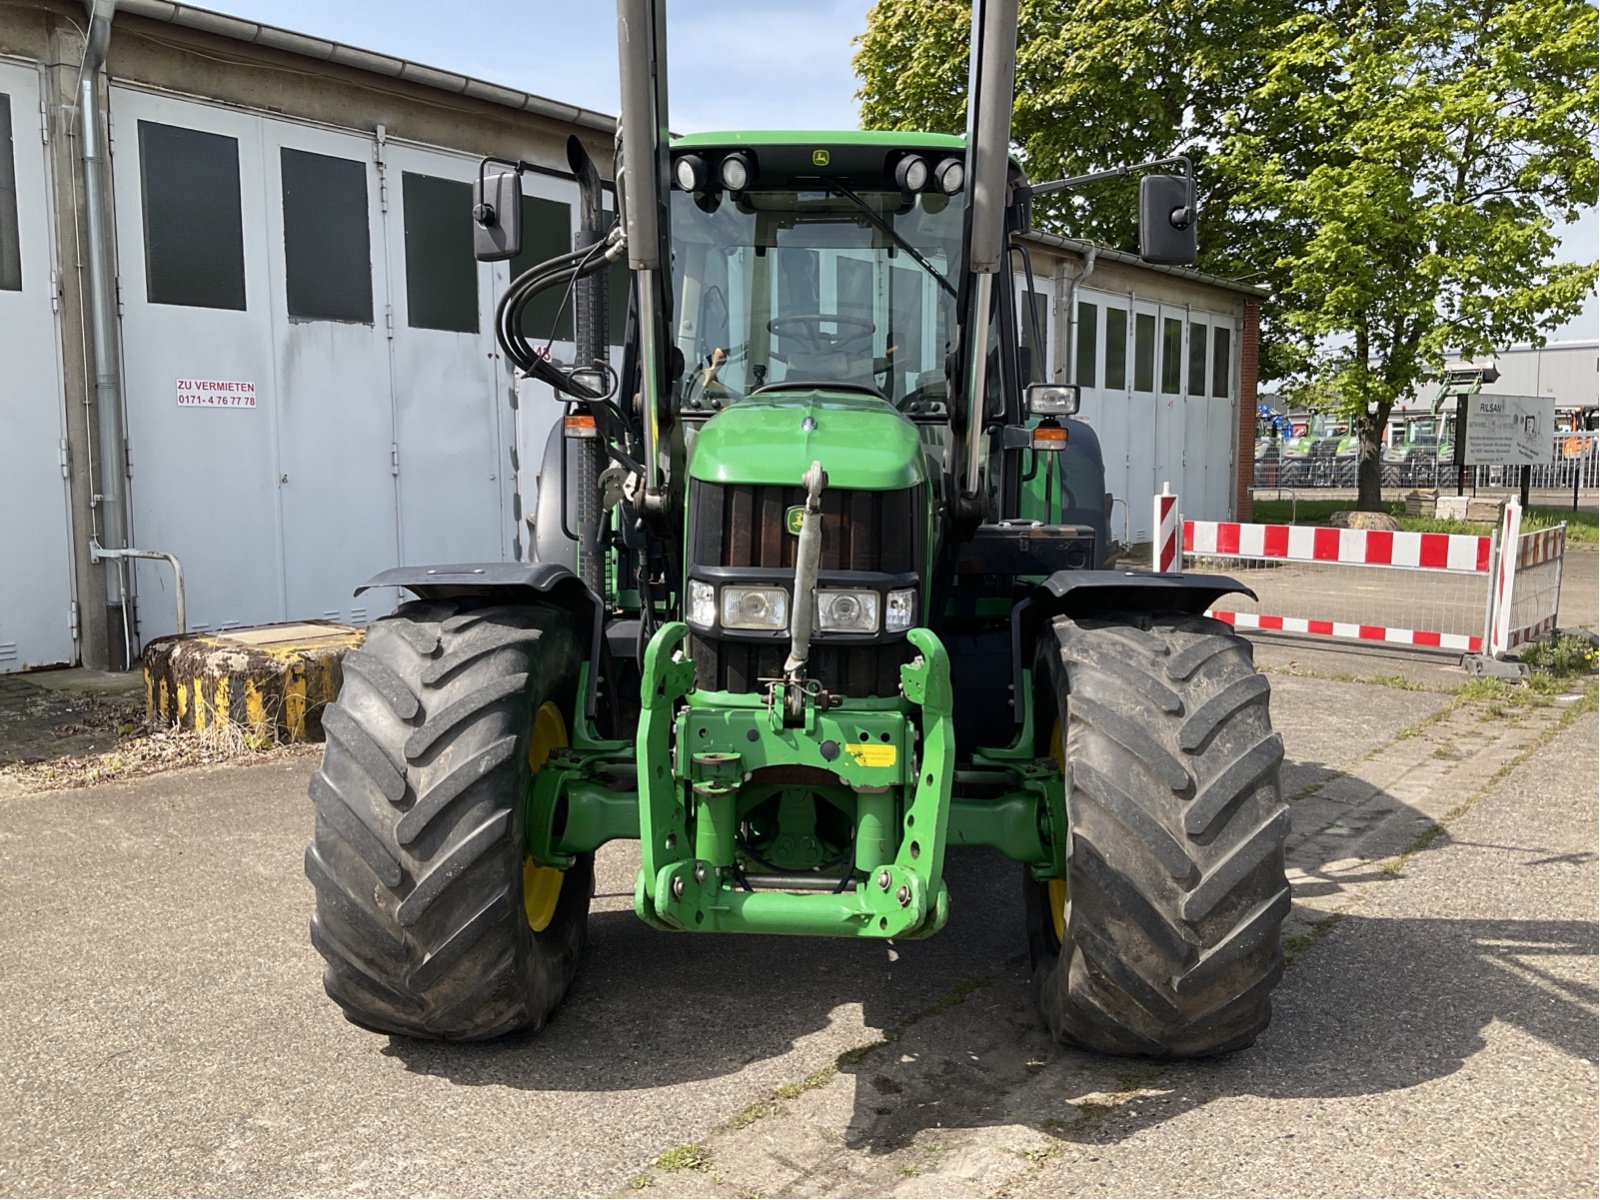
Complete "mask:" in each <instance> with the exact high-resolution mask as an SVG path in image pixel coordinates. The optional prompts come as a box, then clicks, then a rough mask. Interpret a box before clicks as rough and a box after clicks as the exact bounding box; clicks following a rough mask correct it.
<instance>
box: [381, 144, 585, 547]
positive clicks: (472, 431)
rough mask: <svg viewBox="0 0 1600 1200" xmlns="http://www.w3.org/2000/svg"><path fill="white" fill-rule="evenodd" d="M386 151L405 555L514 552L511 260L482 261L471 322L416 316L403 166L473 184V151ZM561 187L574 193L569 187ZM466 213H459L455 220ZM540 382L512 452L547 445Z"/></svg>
mask: <svg viewBox="0 0 1600 1200" xmlns="http://www.w3.org/2000/svg"><path fill="white" fill-rule="evenodd" d="M385 159H386V173H387V176H388V180H389V212H388V228H389V234H388V243H389V245H388V264H389V271H390V273H391V278H392V281H393V282H392V287H391V295H392V304H393V309H394V339H393V350H392V361H393V372H394V385H393V391H394V403H395V442H396V445H397V453H398V464H399V512H400V557H401V561H402V562H403V563H406V564H426V563H447V562H475V561H482V562H497V561H502V560H509V559H511V558H512V557H513V551H514V548H515V546H516V544H517V542H518V539H519V538H520V541H521V543H522V544H526V542H527V531H526V530H525V529H522V530H519V529H517V528H516V525H515V518H514V515H513V511H512V504H511V496H512V492H513V490H514V487H515V484H514V481H513V478H514V477H513V471H512V466H511V460H512V454H511V446H512V444H513V410H512V408H511V397H512V392H513V386H512V381H511V378H510V375H509V373H508V372H506V370H505V367H504V363H503V360H502V358H501V357H500V354H499V351H498V349H497V348H496V346H495V343H494V325H493V322H494V309H495V304H496V302H497V301H498V300H499V298H500V295H501V293H502V292H503V291H504V289H505V286H506V282H507V273H506V270H505V269H504V268H503V267H498V268H496V269H491V268H490V267H488V266H486V265H481V264H480V265H479V266H478V268H477V296H478V326H477V329H476V330H475V331H452V330H442V329H426V328H417V327H414V326H413V325H412V324H411V313H410V311H409V304H408V298H407V285H406V239H405V217H406V212H405V196H404V191H405V189H404V185H403V178H404V175H405V173H406V172H411V173H413V174H416V175H425V176H431V177H433V178H436V179H448V180H457V181H461V182H467V183H470V182H472V181H474V180H476V178H477V175H478V162H477V160H476V159H469V158H466V157H464V156H459V155H451V154H444V153H440V152H436V151H431V150H423V149H419V148H415V147H410V146H400V145H395V144H393V143H391V144H390V145H389V146H388V147H387V149H386V152H385ZM523 186H524V189H525V190H527V191H528V192H529V193H530V194H533V195H541V194H545V192H544V190H543V189H544V188H545V187H546V186H547V181H546V180H544V179H542V178H541V177H538V176H532V175H529V176H524V179H523ZM569 186H570V185H569ZM574 194H575V193H574ZM556 198H559V199H562V200H563V201H564V202H566V203H568V204H571V203H572V200H573V194H562V195H560V196H559V197H556ZM469 211H470V210H469ZM468 219H469V217H468V214H467V213H463V215H462V220H463V221H466V220H468ZM567 245H569V246H570V245H571V231H570V230H569V231H568V238H567ZM552 353H553V354H558V355H565V356H566V357H567V358H568V360H569V361H570V356H571V345H570V343H568V344H565V345H562V344H559V343H558V344H557V345H556V346H554V347H552ZM546 390H547V389H542V388H539V387H537V386H535V385H530V386H527V387H524V388H523V389H522V391H523V393H524V394H523V397H522V401H521V403H522V404H523V406H524V407H525V408H531V409H532V410H533V412H531V413H528V414H527V417H528V419H525V420H523V421H520V422H517V425H518V428H517V431H516V432H517V434H518V436H519V437H520V440H521V443H522V444H521V445H520V446H519V447H518V455H519V458H520V461H521V462H523V463H525V464H526V463H537V462H539V461H540V456H541V455H542V454H543V451H544V436H545V434H546V433H547V431H548V430H549V428H550V420H548V419H545V418H546V416H547V414H549V416H550V418H551V419H553V406H551V407H550V408H547V407H546V404H547V402H545V401H544V400H543V398H542V396H541V395H540V393H541V392H544V391H546ZM541 410H543V411H541ZM535 441H537V445H536V446H535V445H534V444H533V443H534V442H535ZM524 470H525V468H524ZM524 478H526V475H524Z"/></svg>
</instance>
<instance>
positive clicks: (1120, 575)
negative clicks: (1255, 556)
mask: <svg viewBox="0 0 1600 1200" xmlns="http://www.w3.org/2000/svg"><path fill="white" fill-rule="evenodd" d="M1234 592H1238V593H1242V594H1243V595H1246V596H1249V597H1250V599H1252V600H1255V599H1257V596H1256V594H1255V593H1254V592H1253V591H1251V590H1250V589H1249V588H1247V587H1246V586H1245V585H1244V584H1242V583H1240V582H1239V581H1238V580H1236V579H1231V578H1229V577H1228V576H1226V575H1156V574H1152V573H1150V572H1148V571H1057V572H1055V573H1054V574H1053V575H1050V576H1049V577H1048V578H1046V579H1045V580H1044V581H1043V582H1042V583H1038V584H1035V585H1034V589H1033V594H1032V595H1030V596H1029V597H1028V598H1027V599H1026V600H1023V601H1022V602H1021V603H1020V604H1018V605H1017V606H1016V607H1015V608H1013V609H1012V610H1011V681H1012V686H1011V704H1012V711H1013V715H1014V716H1015V718H1016V720H1017V722H1018V723H1019V724H1020V723H1021V721H1022V719H1023V712H1024V706H1025V705H1026V704H1027V702H1028V701H1027V697H1026V695H1025V694H1024V692H1025V689H1024V688H1023V685H1022V673H1023V671H1025V670H1027V669H1028V668H1029V667H1031V666H1032V664H1033V642H1034V638H1035V637H1036V636H1037V635H1038V632H1039V630H1040V629H1041V628H1043V627H1044V626H1045V625H1046V624H1048V622H1049V620H1050V618H1051V617H1056V616H1070V617H1086V616H1095V615H1097V614H1100V613H1113V612H1126V611H1128V610H1130V609H1132V610H1135V611H1139V610H1142V611H1145V612H1181V613H1192V614H1194V615H1196V616H1198V615H1200V614H1201V613H1204V612H1205V611H1206V609H1208V608H1210V607H1211V606H1212V605H1213V604H1215V603H1216V602H1217V600H1218V599H1220V598H1221V597H1223V596H1226V595H1229V594H1231V593H1234Z"/></svg>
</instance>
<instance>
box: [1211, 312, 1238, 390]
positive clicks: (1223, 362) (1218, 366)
mask: <svg viewBox="0 0 1600 1200" xmlns="http://www.w3.org/2000/svg"><path fill="white" fill-rule="evenodd" d="M1232 341H1233V336H1232V331H1231V330H1228V329H1221V328H1219V329H1218V330H1217V348H1216V351H1215V352H1214V353H1213V354H1212V356H1211V394H1212V395H1213V396H1215V397H1216V398H1217V399H1219V400H1226V399H1227V398H1228V385H1229V384H1230V383H1232V382H1233V364H1232V363H1231V362H1229V361H1228V355H1229V353H1230V352H1231V350H1232V345H1231V343H1232Z"/></svg>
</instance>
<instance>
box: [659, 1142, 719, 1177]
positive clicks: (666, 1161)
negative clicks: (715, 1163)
mask: <svg viewBox="0 0 1600 1200" xmlns="http://www.w3.org/2000/svg"><path fill="white" fill-rule="evenodd" d="M656 1166H658V1167H660V1168H661V1169H662V1170H663V1171H707V1170H710V1168H711V1151H709V1150H707V1149H706V1148H705V1147H704V1146H702V1145H701V1144H700V1143H699V1142H685V1143H684V1144H683V1145H681V1146H674V1147H673V1148H672V1149H671V1150H663V1151H662V1152H661V1155H660V1157H659V1158H657V1159H656Z"/></svg>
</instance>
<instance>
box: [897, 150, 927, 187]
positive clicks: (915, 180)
mask: <svg viewBox="0 0 1600 1200" xmlns="http://www.w3.org/2000/svg"><path fill="white" fill-rule="evenodd" d="M894 181H895V183H897V184H899V185H900V190H901V191H902V192H920V191H921V190H922V189H923V188H925V187H927V186H928V160H927V159H925V158H923V157H922V156H921V155H920V154H908V155H906V156H905V157H904V158H902V159H901V160H900V164H899V166H897V167H895V169H894Z"/></svg>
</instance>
